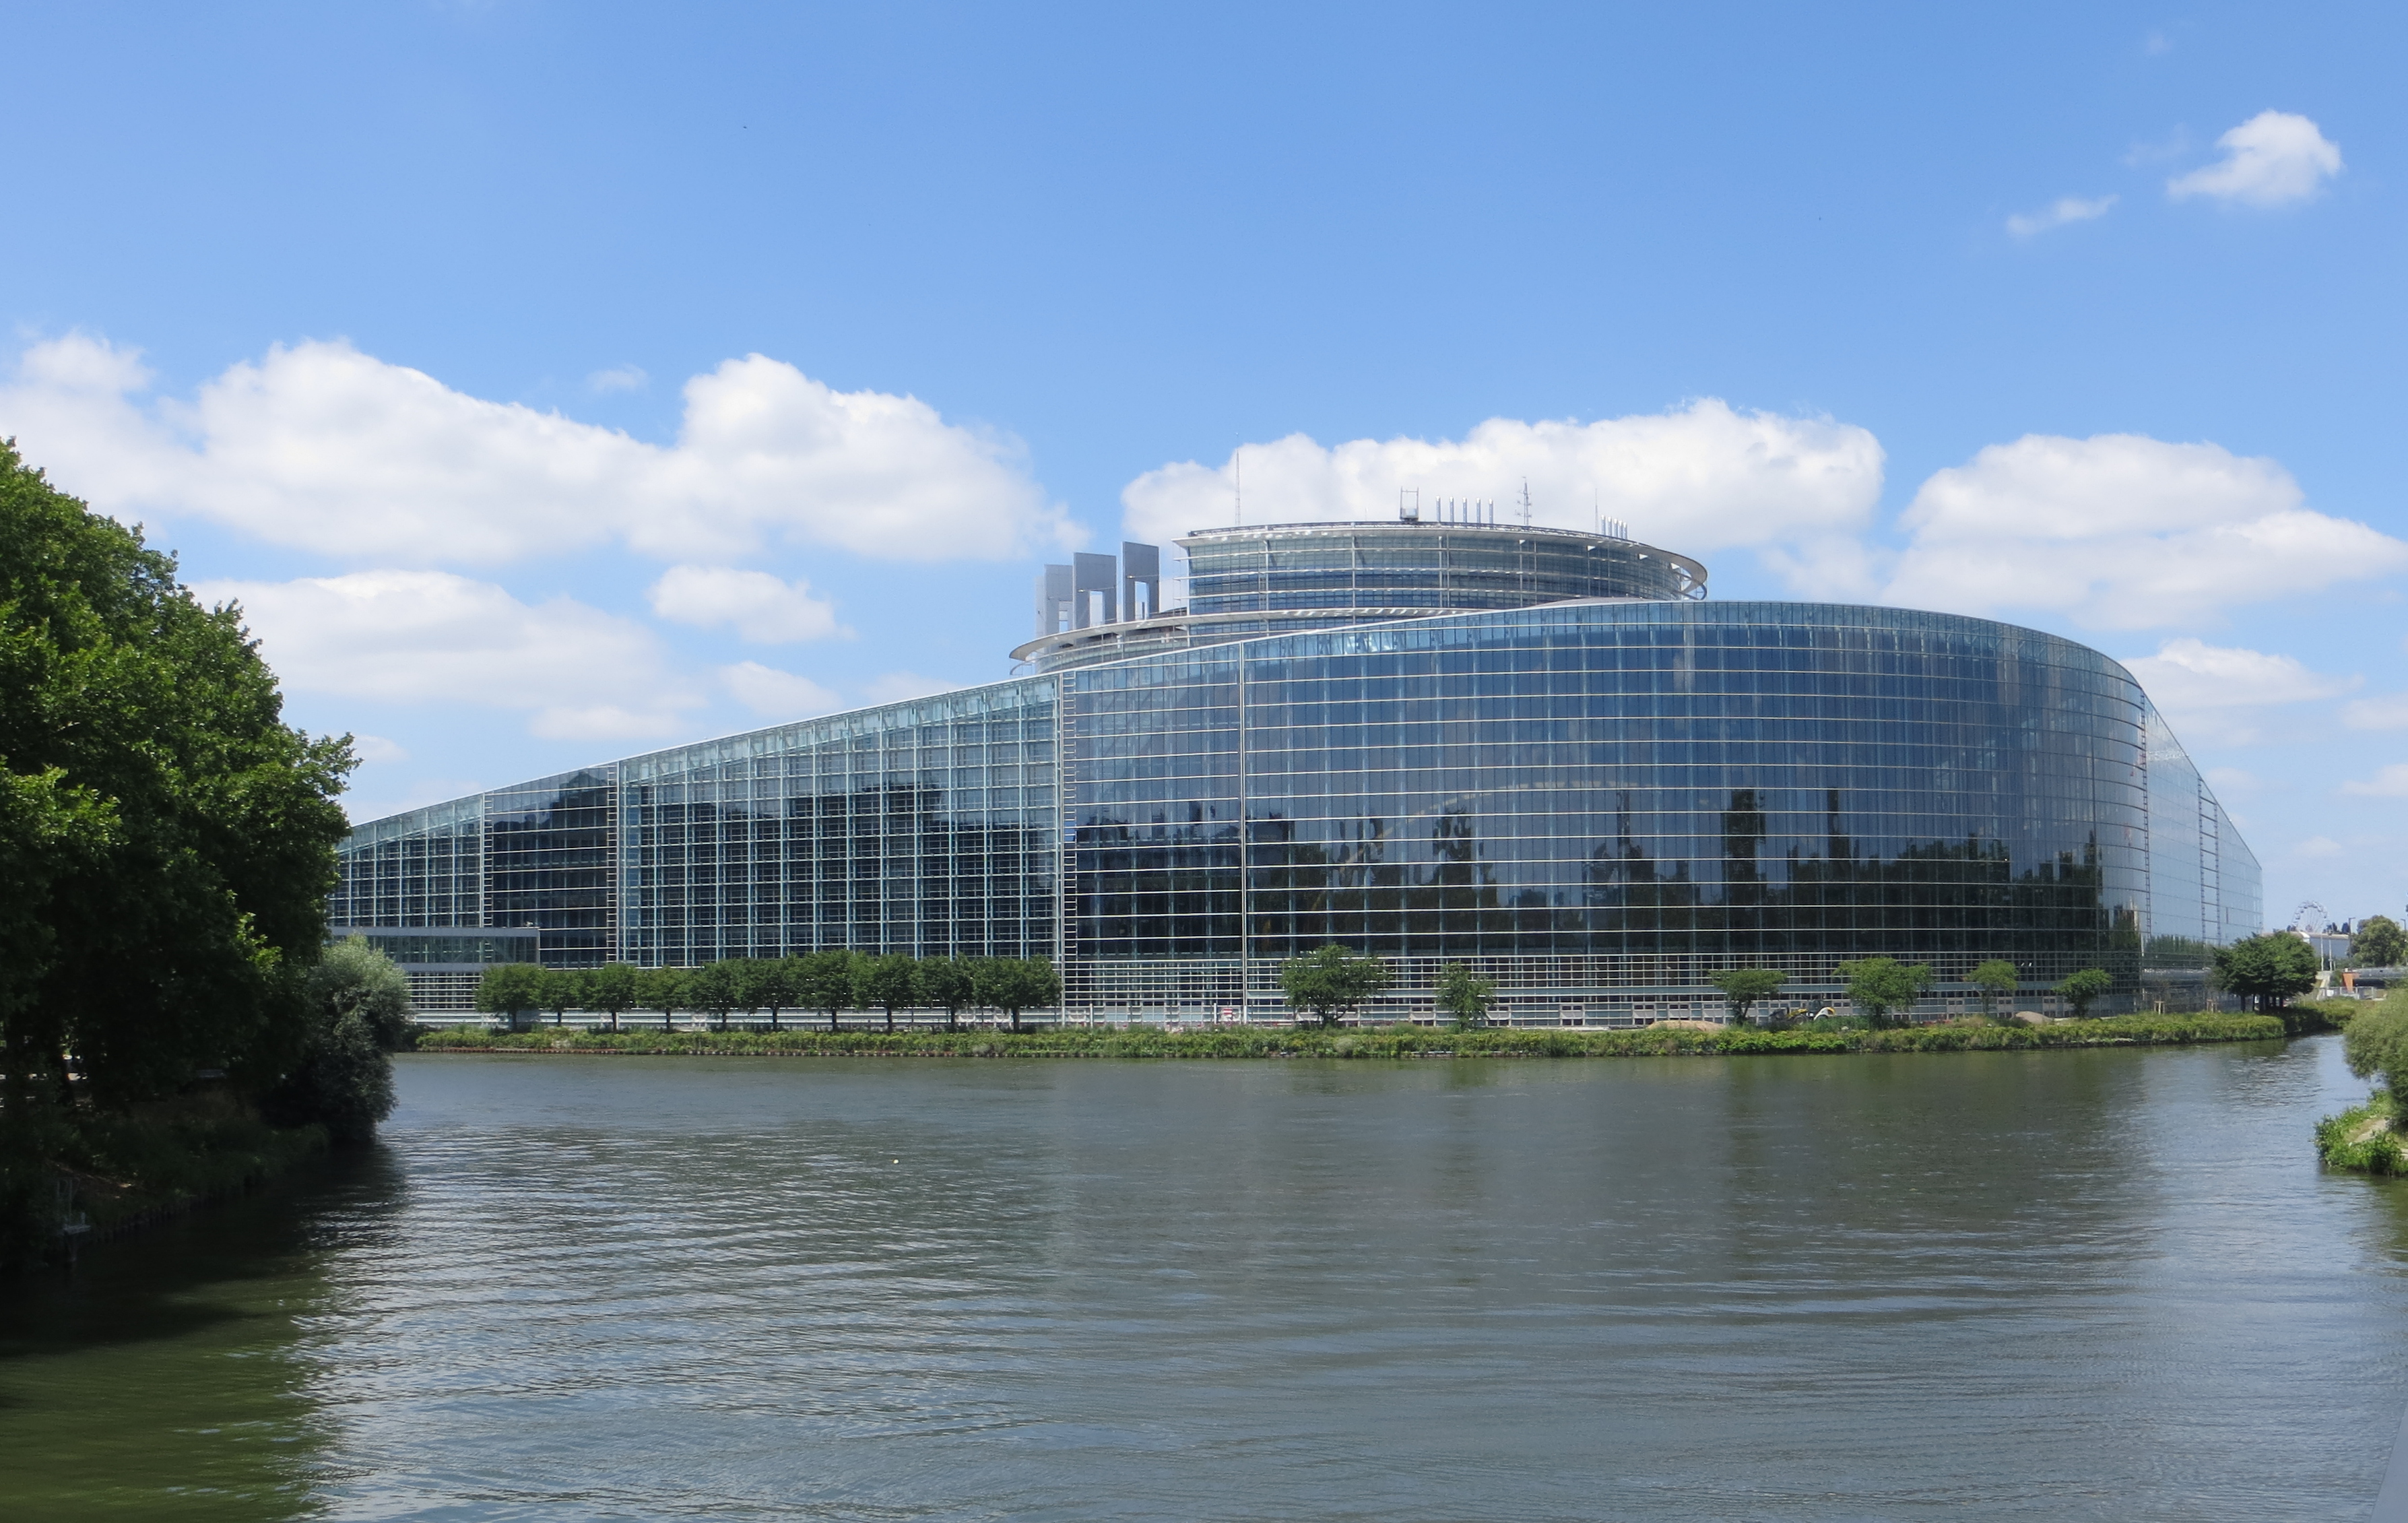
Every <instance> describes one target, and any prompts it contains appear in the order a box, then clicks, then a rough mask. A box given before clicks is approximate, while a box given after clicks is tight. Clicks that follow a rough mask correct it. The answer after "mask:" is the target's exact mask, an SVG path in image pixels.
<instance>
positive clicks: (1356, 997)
mask: <svg viewBox="0 0 2408 1523" xmlns="http://www.w3.org/2000/svg"><path fill="white" fill-rule="evenodd" d="M1393 982H1395V975H1393V974H1391V973H1390V972H1389V971H1388V964H1387V962H1386V960H1385V959H1384V958H1381V957H1377V956H1372V955H1358V954H1356V953H1353V952H1349V951H1348V950H1346V949H1345V948H1344V947H1342V946H1340V945H1339V944H1338V943H1337V942H1335V941H1332V942H1330V943H1329V944H1328V945H1327V946H1324V947H1316V948H1314V949H1313V950H1312V951H1311V952H1308V953H1306V954H1305V955H1303V956H1301V957H1290V958H1289V959H1288V960H1287V961H1286V962H1284V963H1282V964H1281V965H1280V988H1281V990H1282V991H1283V993H1285V994H1286V995H1287V1002H1288V1007H1289V1008H1290V1009H1292V1010H1301V1011H1310V1012H1312V1015H1313V1018H1314V1019H1315V1020H1316V1021H1318V1022H1319V1023H1320V1024H1321V1025H1323V1026H1335V1025H1337V1024H1338V1019H1339V1017H1340V1016H1341V1015H1351V1014H1353V1013H1355V1011H1356V1010H1359V1009H1361V1008H1362V1005H1363V1001H1365V1000H1366V999H1370V998H1371V997H1372V996H1373V995H1375V994H1378V993H1379V992H1380V991H1381V990H1382V989H1384V988H1386V987H1387V986H1388V985H1389V984H1391V983H1393Z"/></svg>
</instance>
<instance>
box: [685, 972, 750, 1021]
mask: <svg viewBox="0 0 2408 1523" xmlns="http://www.w3.org/2000/svg"><path fill="white" fill-rule="evenodd" d="M685 998H686V1002H687V1003H688V1004H690V1005H692V1006H693V1007H694V1008H695V1009H696V1010H698V1011H701V1012H702V1013H704V1014H706V1015H710V1016H715V1017H717V1019H718V1021H719V1028H720V1029H721V1030H722V1031H724V1030H726V1029H727V1013H728V1012H729V1011H731V1010H734V1009H736V1008H737V1007H738V1006H739V1005H741V1004H742V1003H743V1002H744V991H743V989H742V988H741V987H740V986H739V984H738V978H737V974H736V965H735V963H734V962H733V961H731V960H729V959H727V958H725V957H723V958H721V959H720V960H719V961H717V962H707V963H704V964H703V965H702V966H701V967H699V968H697V969H695V970H694V971H693V972H691V973H688V974H687V975H686V980H685Z"/></svg>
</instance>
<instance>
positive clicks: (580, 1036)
mask: <svg viewBox="0 0 2408 1523" xmlns="http://www.w3.org/2000/svg"><path fill="white" fill-rule="evenodd" d="M2284 1035H2285V1031H2284V1027H2283V1023H2282V1022H2281V1021H2280V1020H2278V1019H2276V1018H2275V1017H2273V1016H2272V1015H2223V1014H2199V1015H2113V1016H2107V1017H2104V1018H2102V1019H2100V1020H2095V1021H2076V1022H2072V1023H2070V1024H2067V1025H2063V1026H2037V1027H2035V1026H1985V1025H1974V1024H1971V1023H1966V1024H1962V1025H1958V1024H1950V1025H1944V1026H1914V1027H1899V1028H1896V1029H1891V1030H1879V1031H1874V1030H1845V1031H1765V1030H1756V1029H1753V1028H1740V1029H1734V1030H1719V1031H1717V1030H1701V1029H1697V1028H1691V1027H1651V1028H1648V1029H1644V1030H1636V1031H1600V1030H1581V1029H1572V1030H1509V1029H1491V1030H1483V1031H1451V1030H1444V1029H1439V1028H1434V1027H1412V1026H1400V1027H1398V1026H1391V1027H1341V1028H1339V1029H1336V1030H1315V1029H1310V1028H1308V1029H1303V1030H1297V1029H1296V1028H1293V1027H1254V1026H1247V1027H1208V1028H1205V1029H1202V1030H1197V1031H1183V1032H1177V1033H1170V1032H1165V1031H1162V1030H1160V1029H1159V1028H1152V1029H1148V1028H1136V1029H1128V1030H1115V1029H1112V1028H1110V1027H1058V1028H1052V1029H1047V1030H1042V1031H1026V1032H1020V1033H1016V1034H1015V1033H1012V1032H1009V1031H992V1030H966V1031H897V1032H896V1033H894V1034H893V1035H891V1036H890V1035H888V1034H887V1033H885V1032H883V1031H837V1032H829V1031H763V1030H741V1029H738V1030H730V1031H661V1030H657V1029H655V1030H650V1031H621V1032H617V1033H615V1034H614V1033H611V1032H607V1031H597V1032H590V1033H589V1032H582V1031H577V1030H571V1029H566V1028H555V1029H553V1030H549V1031H543V1030H538V1031H523V1032H517V1033H509V1032H496V1031H492V1030H487V1029H483V1028H480V1027H454V1028H452V1029H450V1030H441V1031H433V1032H429V1033H428V1034H427V1035H426V1036H424V1037H423V1039H421V1041H420V1042H419V1050H420V1051H421V1052H430V1053H432V1052H523V1053H621V1054H628V1055H653V1056H730V1057H1166V1058H1181V1057H1185V1058H1197V1057H1340V1058H1362V1057H1448V1056H1453V1057H1675V1056H1712V1055H1715V1054H1740V1053H1766V1054H1773V1053H1800V1054H1815V1053H1937V1052H2000V1051H2020V1050H2023V1049H2027V1048H2036V1047H2107V1046H2130V1045H2179V1044H2183V1043H2189V1042H2268V1041H2278V1040H2280V1039H2281V1038H2282V1037H2283V1036H2284Z"/></svg>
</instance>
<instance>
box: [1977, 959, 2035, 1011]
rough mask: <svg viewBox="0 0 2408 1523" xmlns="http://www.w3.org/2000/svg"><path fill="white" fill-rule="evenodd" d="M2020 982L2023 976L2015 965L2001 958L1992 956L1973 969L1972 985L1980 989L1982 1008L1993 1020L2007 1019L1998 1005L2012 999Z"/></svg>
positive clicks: (2020, 984) (2021, 982)
mask: <svg viewBox="0 0 2408 1523" xmlns="http://www.w3.org/2000/svg"><path fill="white" fill-rule="evenodd" d="M2022 984H2023V976H2022V975H2021V974H2019V973H2017V972H2016V971H2015V965H2014V963H2011V962H2007V961H2005V960H2004V959H2002V958H1996V957H1994V958H1992V959H1991V960H1990V961H1988V962H1985V963H1983V964H1981V965H1980V966H1979V967H1977V968H1975V969H1974V970H1973V987H1975V988H1977V989H1979V990H1981V991H1982V1005H1983V1008H1984V1009H1985V1010H1986V1011H1988V1013H1989V1015H1990V1018H1991V1019H1992V1020H1994V1021H2003V1020H2006V1019H2008V1014H2009V1013H2008V1012H2006V1011H2004V1010H2001V1009H2000V1003H2001V1002H2002V1001H2004V1000H2008V999H2014V993H2015V990H2016V989H2017V988H2019V987H2021V986H2022Z"/></svg>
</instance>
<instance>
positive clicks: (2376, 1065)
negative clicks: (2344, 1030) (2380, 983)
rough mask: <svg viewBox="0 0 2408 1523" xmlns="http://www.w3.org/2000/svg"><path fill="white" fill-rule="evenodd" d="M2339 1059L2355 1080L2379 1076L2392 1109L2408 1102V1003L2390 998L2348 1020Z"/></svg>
mask: <svg viewBox="0 0 2408 1523" xmlns="http://www.w3.org/2000/svg"><path fill="white" fill-rule="evenodd" d="M2342 1056H2343V1057H2345V1058H2347V1059H2348V1061H2349V1070H2350V1071H2351V1072H2352V1073H2355V1074H2357V1075H2358V1077H2359V1078H2365V1077H2367V1076H2369V1075H2372V1074H2380V1075H2381V1076H2382V1079H2383V1082H2384V1084H2385V1085H2386V1086H2388V1087H2389V1089H2390V1090H2391V1098H2392V1100H2393V1103H2394V1104H2395V1105H2397V1104H2399V1103H2400V1102H2401V1101H2403V1100H2408V999H2403V998H2402V997H2401V995H2398V994H2394V995H2390V996H2388V997H2386V999H2384V1001H2383V1003H2381V1004H2379V1005H2377V1006H2375V1007H2374V1008H2373V1009H2372V1010H2370V1011H2366V1012H2364V1013H2360V1014H2358V1015H2353V1016H2351V1017H2350V1022H2349V1031H2348V1034H2347V1035H2346V1036H2344V1037H2343V1038H2342Z"/></svg>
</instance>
